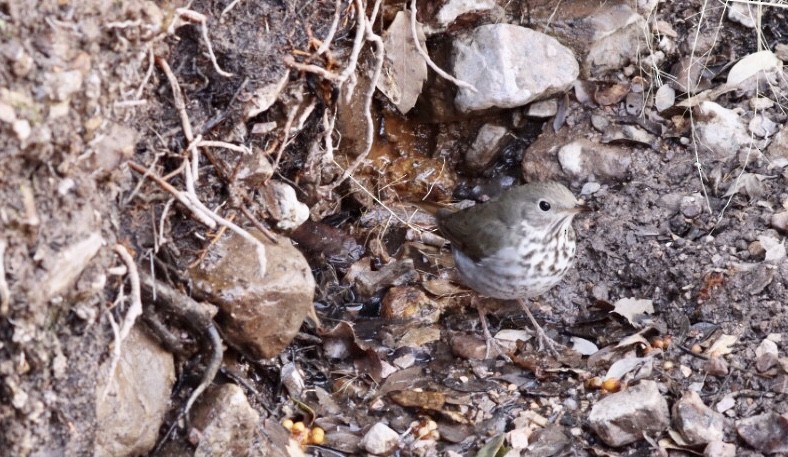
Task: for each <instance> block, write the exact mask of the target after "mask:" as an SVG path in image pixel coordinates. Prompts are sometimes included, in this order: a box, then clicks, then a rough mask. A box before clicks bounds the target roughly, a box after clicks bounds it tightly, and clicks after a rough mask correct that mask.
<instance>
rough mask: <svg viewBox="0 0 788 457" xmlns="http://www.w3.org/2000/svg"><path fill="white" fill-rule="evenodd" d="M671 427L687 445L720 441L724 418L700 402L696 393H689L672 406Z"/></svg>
mask: <svg viewBox="0 0 788 457" xmlns="http://www.w3.org/2000/svg"><path fill="white" fill-rule="evenodd" d="M673 425H674V426H675V427H676V429H677V430H678V431H679V432H680V433H681V435H682V436H683V437H684V439H685V440H686V441H687V442H688V443H689V444H705V443H710V442H712V441H722V439H723V438H724V437H725V433H724V431H723V427H724V426H725V418H724V417H723V415H722V414H720V413H718V412H717V411H714V410H713V409H711V408H709V407H708V406H706V405H705V404H703V400H701V398H700V395H698V393H697V392H694V391H690V392H687V393H686V394H684V396H683V397H681V400H679V401H678V402H676V404H675V405H673Z"/></svg>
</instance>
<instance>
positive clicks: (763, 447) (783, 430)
mask: <svg viewBox="0 0 788 457" xmlns="http://www.w3.org/2000/svg"><path fill="white" fill-rule="evenodd" d="M736 432H737V433H738V434H739V436H740V437H741V438H742V439H743V440H744V441H746V442H747V444H749V445H750V447H752V448H754V449H755V450H757V451H759V452H763V453H766V454H777V453H781V452H782V453H785V452H788V413H786V414H783V415H782V416H780V415H778V414H777V413H773V412H770V413H765V414H760V415H758V416H752V417H748V418H746V419H742V420H740V421H738V422H736Z"/></svg>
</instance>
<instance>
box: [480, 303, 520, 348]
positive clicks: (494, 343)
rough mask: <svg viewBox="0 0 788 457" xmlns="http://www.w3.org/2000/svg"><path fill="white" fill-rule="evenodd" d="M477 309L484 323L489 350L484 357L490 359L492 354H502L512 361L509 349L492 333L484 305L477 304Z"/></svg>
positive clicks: (483, 330) (483, 327)
mask: <svg viewBox="0 0 788 457" xmlns="http://www.w3.org/2000/svg"><path fill="white" fill-rule="evenodd" d="M476 310H477V311H478V312H479V322H481V324H482V332H484V342H485V344H486V346H487V350H486V352H485V353H484V358H485V359H489V358H490V356H493V357H496V356H499V355H500V356H501V357H503V358H504V359H506V360H507V361H509V362H511V361H512V359H511V358H510V357H509V355H508V354H509V351H508V349H507V348H506V347H505V346H504V345H503V344H501V343H500V342H499V341H498V340H496V339H495V338H494V337H493V336H492V334H491V333H490V328H489V326H488V325H487V316H486V314H485V311H484V309H483V307H482V306H481V305H479V304H477V306H476Z"/></svg>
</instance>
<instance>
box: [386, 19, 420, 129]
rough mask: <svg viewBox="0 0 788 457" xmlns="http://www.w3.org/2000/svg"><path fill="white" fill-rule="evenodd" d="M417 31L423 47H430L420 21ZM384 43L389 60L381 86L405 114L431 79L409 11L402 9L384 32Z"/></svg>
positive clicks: (387, 59)
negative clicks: (412, 30) (415, 40)
mask: <svg viewBox="0 0 788 457" xmlns="http://www.w3.org/2000/svg"><path fill="white" fill-rule="evenodd" d="M416 33H417V35H418V38H419V43H420V44H421V48H422V49H426V48H427V46H426V38H425V37H424V33H423V31H422V26H421V24H419V23H418V22H417V23H416ZM383 46H384V48H385V50H386V60H385V61H384V63H383V73H382V74H381V78H380V79H379V80H378V85H377V87H378V89H379V90H380V91H381V92H383V94H384V95H385V96H386V97H388V99H389V100H391V103H393V104H394V105H396V107H397V109H398V110H399V111H400V112H401V113H402V114H405V113H407V112H408V111H410V110H411V108H413V106H415V105H416V100H417V99H418V98H419V95H420V94H421V89H422V87H423V86H424V81H426V80H427V62H426V61H425V60H424V58H423V57H422V56H421V54H419V52H418V50H417V49H416V44H415V42H414V41H413V34H412V33H411V23H410V14H409V13H406V12H405V11H400V12H398V13H397V15H396V16H394V20H393V21H392V22H391V25H390V26H389V28H388V30H386V32H385V33H384V34H383Z"/></svg>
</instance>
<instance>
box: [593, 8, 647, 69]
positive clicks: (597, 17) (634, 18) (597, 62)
mask: <svg viewBox="0 0 788 457" xmlns="http://www.w3.org/2000/svg"><path fill="white" fill-rule="evenodd" d="M585 22H586V23H587V25H588V26H589V27H590V29H591V30H590V33H591V45H590V47H589V48H588V55H587V56H586V59H585V62H584V63H583V74H586V73H588V74H592V75H598V74H601V73H604V72H607V71H609V70H618V69H621V68H623V67H624V66H625V65H627V64H628V63H630V62H635V61H636V60H637V58H638V56H639V51H640V48H641V46H642V44H643V40H642V39H641V38H642V35H643V28H644V27H645V21H644V20H643V17H642V16H640V15H639V14H638V13H637V12H636V11H635V10H634V9H632V7H631V6H630V5H629V4H628V3H624V2H621V3H618V4H616V3H610V4H607V5H605V6H601V7H600V8H599V10H598V11H597V12H595V13H594V14H593V15H592V16H590V17H589V18H587V19H586V20H585Z"/></svg>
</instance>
